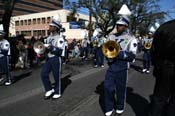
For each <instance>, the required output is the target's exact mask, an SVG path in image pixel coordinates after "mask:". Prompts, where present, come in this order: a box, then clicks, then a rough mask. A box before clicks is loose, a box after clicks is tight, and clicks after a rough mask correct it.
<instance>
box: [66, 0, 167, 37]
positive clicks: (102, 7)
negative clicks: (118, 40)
mask: <svg viewBox="0 0 175 116" xmlns="http://www.w3.org/2000/svg"><path fill="white" fill-rule="evenodd" d="M67 1H69V0H67ZM158 1H159V0H78V2H77V3H76V4H77V5H76V8H77V9H79V8H81V7H84V8H87V9H88V10H89V12H90V13H89V14H90V15H91V14H92V16H93V17H94V18H95V20H96V25H97V27H99V28H100V29H101V30H102V31H103V32H104V36H106V35H108V34H109V33H110V32H111V31H112V30H113V29H114V28H115V23H116V21H117V19H118V18H119V15H117V13H118V11H119V9H120V8H121V6H122V5H123V4H124V3H125V4H127V5H128V6H129V9H130V10H131V12H132V15H131V17H130V18H131V21H130V22H131V23H130V24H131V25H130V26H131V30H132V32H133V33H136V32H137V31H139V33H146V31H147V30H148V29H147V28H148V26H150V25H152V24H153V23H155V21H163V20H164V18H165V15H166V14H167V13H166V12H161V11H160V6H159V5H158ZM69 3H70V1H69ZM89 3H91V4H89Z"/></svg>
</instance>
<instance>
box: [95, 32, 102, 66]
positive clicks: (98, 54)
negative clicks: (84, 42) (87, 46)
mask: <svg viewBox="0 0 175 116" xmlns="http://www.w3.org/2000/svg"><path fill="white" fill-rule="evenodd" d="M96 30H97V29H96ZM93 42H94V44H95V46H94V56H95V57H94V61H95V62H94V64H95V65H94V68H97V67H99V66H100V67H104V55H103V52H102V45H103V44H104V39H103V37H102V33H101V30H99V29H98V32H97V34H96V35H95V37H94V40H93Z"/></svg>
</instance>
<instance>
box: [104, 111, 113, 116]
mask: <svg viewBox="0 0 175 116" xmlns="http://www.w3.org/2000/svg"><path fill="white" fill-rule="evenodd" d="M112 113H113V110H112V111H109V112H106V113H105V116H111V115H112Z"/></svg>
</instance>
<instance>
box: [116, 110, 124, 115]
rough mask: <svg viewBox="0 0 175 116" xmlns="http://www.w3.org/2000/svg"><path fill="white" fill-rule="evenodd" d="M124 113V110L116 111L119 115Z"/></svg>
mask: <svg viewBox="0 0 175 116" xmlns="http://www.w3.org/2000/svg"><path fill="white" fill-rule="evenodd" d="M123 112H124V110H116V113H117V114H122V113H123Z"/></svg>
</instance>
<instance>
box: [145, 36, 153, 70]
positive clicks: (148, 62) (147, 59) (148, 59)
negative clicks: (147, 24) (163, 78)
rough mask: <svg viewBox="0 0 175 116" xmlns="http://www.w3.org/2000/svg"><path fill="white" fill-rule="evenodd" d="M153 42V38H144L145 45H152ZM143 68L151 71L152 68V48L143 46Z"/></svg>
mask: <svg viewBox="0 0 175 116" xmlns="http://www.w3.org/2000/svg"><path fill="white" fill-rule="evenodd" d="M152 42H153V38H144V39H143V45H145V44H148V43H149V44H150V45H152ZM143 51H144V53H143V70H144V69H145V70H147V71H149V69H150V66H151V48H149V49H146V48H143Z"/></svg>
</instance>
